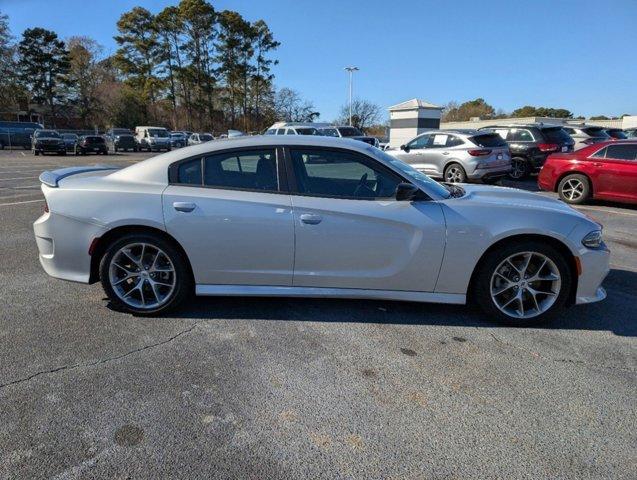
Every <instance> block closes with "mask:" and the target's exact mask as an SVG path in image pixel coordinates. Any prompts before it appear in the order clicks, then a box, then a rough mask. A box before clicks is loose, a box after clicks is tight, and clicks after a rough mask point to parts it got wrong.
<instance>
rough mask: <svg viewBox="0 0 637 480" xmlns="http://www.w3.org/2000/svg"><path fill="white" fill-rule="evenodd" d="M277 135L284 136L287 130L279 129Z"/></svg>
mask: <svg viewBox="0 0 637 480" xmlns="http://www.w3.org/2000/svg"><path fill="white" fill-rule="evenodd" d="M276 134H277V135H283V134H285V128H279V129H278V130H277V131H276Z"/></svg>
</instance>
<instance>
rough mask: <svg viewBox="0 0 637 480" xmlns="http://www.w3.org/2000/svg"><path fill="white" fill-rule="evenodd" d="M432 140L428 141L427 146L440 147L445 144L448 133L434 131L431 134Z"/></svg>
mask: <svg viewBox="0 0 637 480" xmlns="http://www.w3.org/2000/svg"><path fill="white" fill-rule="evenodd" d="M431 137H432V141H431V142H430V143H429V148H441V147H444V146H445V145H447V139H448V138H449V135H446V134H443V133H436V134H434V135H431Z"/></svg>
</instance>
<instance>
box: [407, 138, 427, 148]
mask: <svg viewBox="0 0 637 480" xmlns="http://www.w3.org/2000/svg"><path fill="white" fill-rule="evenodd" d="M430 138H431V137H430V136H429V135H421V136H420V137H418V138H416V139H414V140H412V141H411V142H409V143H408V144H407V146H408V147H409V148H410V149H419V148H427V145H428V144H429V139H430Z"/></svg>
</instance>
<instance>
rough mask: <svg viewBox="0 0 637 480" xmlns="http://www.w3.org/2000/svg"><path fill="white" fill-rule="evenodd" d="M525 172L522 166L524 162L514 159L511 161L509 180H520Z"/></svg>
mask: <svg viewBox="0 0 637 480" xmlns="http://www.w3.org/2000/svg"><path fill="white" fill-rule="evenodd" d="M525 172H526V168H525V165H524V161H522V160H518V159H515V158H514V159H513V160H511V172H510V173H509V176H510V177H511V178H514V179H516V180H517V179H520V178H522V177H523V176H524V173H525Z"/></svg>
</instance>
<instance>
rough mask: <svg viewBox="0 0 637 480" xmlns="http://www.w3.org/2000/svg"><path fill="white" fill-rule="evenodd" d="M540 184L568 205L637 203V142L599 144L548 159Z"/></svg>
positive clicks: (621, 141)
mask: <svg viewBox="0 0 637 480" xmlns="http://www.w3.org/2000/svg"><path fill="white" fill-rule="evenodd" d="M537 183H538V186H539V187H540V188H541V189H542V190H548V191H551V192H557V193H559V195H560V198H561V199H562V200H564V201H565V202H567V203H575V204H579V203H584V202H586V200H588V199H591V198H596V199H604V200H612V201H614V202H625V203H637V141H631V140H617V141H607V142H600V143H596V144H594V145H590V146H588V147H584V148H582V149H581V150H576V151H575V152H571V153H554V154H553V155H549V157H548V158H547V160H546V162H545V163H544V166H543V167H542V170H541V171H540V175H539V176H538V180H537Z"/></svg>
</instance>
